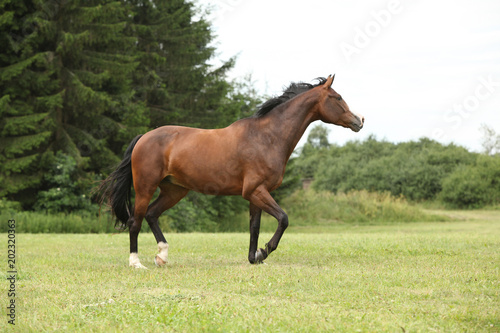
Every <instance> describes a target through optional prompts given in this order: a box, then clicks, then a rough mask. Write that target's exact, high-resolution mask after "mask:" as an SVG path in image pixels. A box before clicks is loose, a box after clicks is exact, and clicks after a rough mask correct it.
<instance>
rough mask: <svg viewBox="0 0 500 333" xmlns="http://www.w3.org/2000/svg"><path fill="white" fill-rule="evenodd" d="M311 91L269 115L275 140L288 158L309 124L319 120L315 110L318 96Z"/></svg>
mask: <svg viewBox="0 0 500 333" xmlns="http://www.w3.org/2000/svg"><path fill="white" fill-rule="evenodd" d="M311 93H313V92H311ZM311 93H309V92H307V93H304V94H303V96H298V97H296V98H294V99H292V100H290V101H289V102H288V103H286V104H283V105H281V106H280V107H282V108H284V109H282V110H273V111H271V113H270V114H269V115H268V116H269V117H270V118H271V123H272V124H273V125H274V126H275V127H274V130H273V131H272V135H273V136H275V138H276V140H275V142H276V144H277V145H279V146H280V148H281V149H280V150H281V151H282V152H283V154H284V155H285V157H286V160H288V158H289V157H290V155H291V154H292V152H293V150H294V149H295V147H296V146H297V143H298V142H299V140H300V139H301V138H302V135H304V132H305V131H306V129H307V127H308V126H309V124H311V123H312V122H313V121H315V120H318V118H317V115H316V113H315V112H314V108H315V107H316V105H317V98H315V96H314V95H312V94H311ZM316 97H317V96H316Z"/></svg>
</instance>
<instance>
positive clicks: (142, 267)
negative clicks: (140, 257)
mask: <svg viewBox="0 0 500 333" xmlns="http://www.w3.org/2000/svg"><path fill="white" fill-rule="evenodd" d="M129 266H130V267H134V268H140V269H148V268H147V267H146V266H144V265H143V264H141V263H140V262H138V263H135V264H130V265H129Z"/></svg>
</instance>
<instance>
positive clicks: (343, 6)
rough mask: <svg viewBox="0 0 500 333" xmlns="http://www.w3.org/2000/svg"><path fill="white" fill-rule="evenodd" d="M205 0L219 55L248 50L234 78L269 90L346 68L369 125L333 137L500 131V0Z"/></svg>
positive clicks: (353, 103) (477, 139)
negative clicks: (486, 127)
mask: <svg viewBox="0 0 500 333" xmlns="http://www.w3.org/2000/svg"><path fill="white" fill-rule="evenodd" d="M197 3H198V4H199V5H202V6H207V5H208V6H211V8H212V14H211V15H210V16H209V19H210V20H211V22H212V24H213V28H214V32H215V34H216V35H217V39H216V43H215V47H216V48H217V52H218V57H219V59H228V58H229V57H231V56H234V55H238V59H237V62H236V66H235V68H234V70H233V71H232V72H231V77H243V76H245V75H246V74H251V75H252V78H253V80H254V82H255V85H256V87H257V89H258V91H259V92H260V93H262V94H267V95H278V94H280V93H281V91H282V89H283V88H284V87H285V86H287V85H288V84H289V83H290V82H292V81H295V82H297V81H304V82H312V80H313V79H314V78H316V77H318V76H324V77H326V76H328V75H329V74H333V73H335V74H336V76H335V82H334V84H333V88H334V89H335V90H336V91H337V92H339V93H340V94H342V96H343V97H344V99H345V100H346V102H347V103H348V105H349V106H350V108H351V110H353V111H355V112H357V113H360V114H362V115H364V116H365V119H366V121H365V127H364V128H363V130H361V132H359V133H354V132H352V131H350V130H349V129H344V128H340V127H337V126H333V125H328V128H329V129H330V137H329V139H330V142H332V143H337V144H343V143H345V142H346V141H348V140H355V139H364V138H366V137H367V136H368V135H370V134H374V135H375V136H376V137H377V139H386V140H389V141H391V142H401V141H409V140H417V139H419V138H421V137H424V136H425V137H429V138H432V139H435V140H438V141H440V142H443V143H449V142H454V143H456V144H459V145H462V146H465V147H466V148H468V149H470V150H475V151H480V150H481V137H482V134H481V132H480V131H479V127H480V125H481V124H482V123H485V124H487V125H489V126H490V127H492V128H494V129H495V130H496V132H497V133H500V1H498V0H477V1H472V0H469V1H465V0H454V1H452V0H434V1H431V0H412V1H410V0H370V1H368V0H351V1H340V0H330V1H327V0H309V1H295V0H288V1H286V0H267V1H264V0H198V1H197ZM306 137H307V132H306V135H305V136H304V138H303V141H301V142H304V140H305V138H306ZM299 145H300V143H299Z"/></svg>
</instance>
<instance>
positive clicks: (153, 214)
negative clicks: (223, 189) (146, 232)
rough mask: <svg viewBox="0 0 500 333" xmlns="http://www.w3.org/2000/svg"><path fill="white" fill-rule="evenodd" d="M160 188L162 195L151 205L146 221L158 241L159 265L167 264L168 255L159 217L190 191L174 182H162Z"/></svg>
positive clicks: (157, 260) (156, 259) (157, 262)
mask: <svg viewBox="0 0 500 333" xmlns="http://www.w3.org/2000/svg"><path fill="white" fill-rule="evenodd" d="M160 189H161V191H160V195H159V196H158V198H157V199H156V200H155V201H154V202H153V203H152V204H151V205H150V206H149V208H148V211H147V213H146V221H148V224H149V227H150V228H151V231H152V232H153V235H154V236H155V239H156V242H157V243H158V254H157V255H156V257H155V260H154V262H155V264H156V265H157V266H163V265H165V264H166V263H167V257H168V243H167V240H166V239H165V236H163V233H162V231H161V229H160V225H159V224H158V218H159V217H160V215H161V214H162V213H163V212H164V211H166V210H167V209H169V208H171V207H173V206H174V205H175V204H176V203H178V202H179V201H180V200H181V199H182V198H184V197H185V196H186V194H187V193H188V192H189V190H188V189H186V188H184V187H181V186H178V185H174V184H172V183H161V184H160Z"/></svg>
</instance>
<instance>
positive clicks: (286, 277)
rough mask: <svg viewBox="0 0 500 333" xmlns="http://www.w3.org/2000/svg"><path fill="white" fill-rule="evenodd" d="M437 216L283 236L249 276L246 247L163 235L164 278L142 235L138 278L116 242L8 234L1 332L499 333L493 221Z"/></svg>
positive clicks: (116, 238)
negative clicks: (12, 262)
mask: <svg viewBox="0 0 500 333" xmlns="http://www.w3.org/2000/svg"><path fill="white" fill-rule="evenodd" d="M448 214H450V215H453V217H454V218H455V219H457V218H458V220H457V221H453V222H427V223H409V224H397V223H396V224H391V225H383V226H354V225H342V226H335V227H327V226H320V227H318V228H316V229H315V228H312V227H311V228H304V227H301V228H294V227H293V226H291V227H290V228H289V230H287V232H286V233H285V235H284V237H283V239H282V241H281V243H280V247H279V248H278V250H277V251H276V252H274V253H273V254H272V255H271V256H270V257H269V258H268V259H267V260H266V263H267V264H266V265H258V266H252V265H250V264H248V262H247V259H246V257H247V249H248V241H249V235H248V234H247V233H225V234H201V233H195V234H171V235H167V239H168V241H169V243H170V254H169V263H168V265H167V267H165V268H156V267H154V265H153V264H152V259H153V257H154V254H155V252H156V246H155V242H154V239H153V236H152V235H151V234H147V233H146V234H144V233H143V234H141V235H140V236H139V251H140V257H141V259H142V262H143V264H145V265H146V266H148V267H149V268H150V269H149V270H135V269H131V268H129V267H128V266H127V265H128V236H127V235H126V234H119V235H111V234H64V235H62V234H36V235H35V234H17V235H16V246H17V258H16V259H17V268H18V277H17V281H16V296H17V297H16V325H15V327H12V325H9V324H8V323H7V317H6V316H3V320H2V322H1V323H0V331H6V329H8V330H9V331H16V332H51V331H81V332H109V331H111V332H114V331H117V332H118V331H120V332H121V331H124V332H156V331H158V332H160V331H162V332H165V331H166V332H197V331H208V332H216V331H221V332H259V331H263V332H294V331H297V332H298V331H300V332H316V331H340V332H434V331H436V332H499V331H500V211H471V212H449V213H448ZM306 231H307V232H306ZM0 235H1V237H2V239H4V242H5V243H7V235H6V234H0ZM270 236H271V234H269V233H265V234H261V237H260V240H261V242H260V243H261V244H262V245H263V244H264V243H265V242H267V241H268V240H269V238H270ZM4 249H6V247H4ZM4 251H5V250H4ZM4 258H6V256H4ZM4 260H5V261H6V260H7V259H4ZM4 267H6V264H5V265H4ZM6 271H7V269H5V272H6ZM7 289H8V285H7V283H5V282H4V283H2V291H1V292H2V296H1V297H0V299H1V300H2V308H3V309H4V311H5V308H6V305H7V297H5V295H7Z"/></svg>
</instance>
